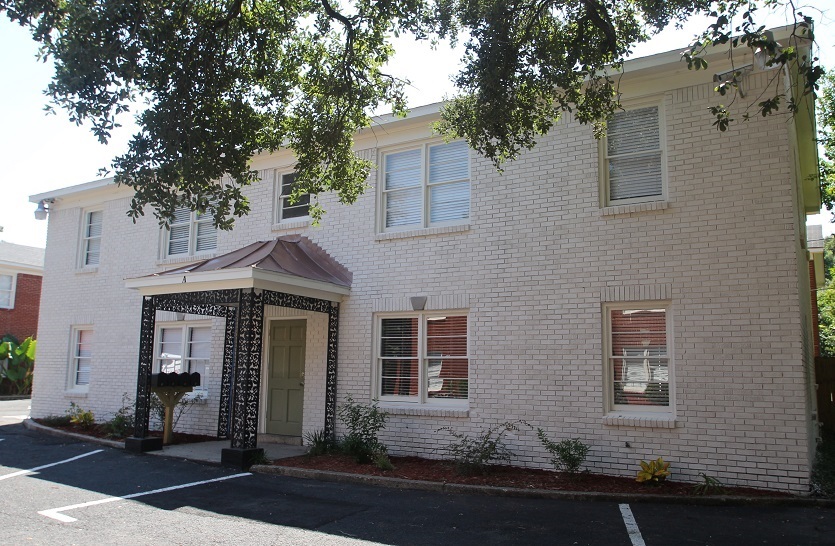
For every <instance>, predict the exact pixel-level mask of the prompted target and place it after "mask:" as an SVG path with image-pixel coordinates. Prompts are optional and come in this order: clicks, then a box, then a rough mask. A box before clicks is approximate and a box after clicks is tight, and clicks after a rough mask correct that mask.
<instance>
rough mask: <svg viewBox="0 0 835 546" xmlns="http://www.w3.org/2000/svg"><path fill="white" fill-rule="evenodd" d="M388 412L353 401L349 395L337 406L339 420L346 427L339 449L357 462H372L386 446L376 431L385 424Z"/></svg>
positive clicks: (384, 450) (375, 403)
mask: <svg viewBox="0 0 835 546" xmlns="http://www.w3.org/2000/svg"><path fill="white" fill-rule="evenodd" d="M387 418H388V414H387V413H386V412H384V411H382V410H381V409H380V408H379V407H378V406H377V401H376V400H374V401H373V402H372V403H371V404H360V403H358V402H355V401H354V399H353V398H352V397H351V396H348V399H347V400H346V401H345V404H343V405H342V406H341V407H340V408H339V420H340V421H342V423H344V424H345V426H346V427H347V428H348V434H347V435H346V436H345V437H344V438H343V439H342V441H341V442H340V446H339V447H340V449H341V450H342V452H344V453H345V454H347V455H350V456H351V457H353V458H354V459H355V460H356V461H357V462H358V463H370V462H373V461H374V460H375V459H376V458H377V456H378V455H379V454H380V453H383V454H385V453H386V451H387V450H386V446H384V445H383V444H381V443H380V440H379V439H378V438H377V433H378V432H380V431H381V430H382V429H383V428H385V426H386V419H387Z"/></svg>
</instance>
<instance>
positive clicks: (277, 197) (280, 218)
mask: <svg viewBox="0 0 835 546" xmlns="http://www.w3.org/2000/svg"><path fill="white" fill-rule="evenodd" d="M294 174H296V172H295V171H294V170H292V169H286V170H285V169H281V170H280V169H276V171H275V181H274V187H273V194H274V198H273V208H274V210H275V217H274V218H273V222H274V223H275V224H291V223H296V222H304V223H308V222H310V204H308V209H307V210H308V214H305V215H304V216H296V217H294V218H284V199H285V198H287V197H288V196H289V194H285V193H283V190H284V177H285V176H290V175H294ZM303 195H307V196H309V197H312V196H310V194H309V193H306V194H303ZM293 206H295V205H293Z"/></svg>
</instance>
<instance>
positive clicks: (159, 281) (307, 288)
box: [125, 235, 352, 302]
mask: <svg viewBox="0 0 835 546" xmlns="http://www.w3.org/2000/svg"><path fill="white" fill-rule="evenodd" d="M351 280H352V275H351V272H350V271H348V270H347V269H346V268H345V267H344V266H343V265H342V264H340V263H339V262H337V261H336V260H334V259H333V258H332V257H331V256H330V255H329V254H328V253H327V252H325V251H324V250H323V249H322V248H321V247H320V246H319V245H317V244H316V243H314V242H313V241H311V240H310V239H308V238H307V237H304V236H301V235H288V236H284V237H279V238H277V239H275V240H273V241H259V242H257V243H252V244H251V245H247V246H245V247H243V248H240V249H238V250H235V251H234V252H229V253H228V254H223V255H222V256H217V257H214V258H209V259H208V260H202V261H199V262H196V263H192V264H189V265H186V266H183V267H178V268H176V269H171V270H169V271H164V272H162V273H154V274H153V275H146V276H143V277H136V278H133V279H127V280H126V281H125V286H126V287H127V288H133V289H136V290H139V292H140V293H141V294H142V295H143V296H154V295H159V294H178V293H183V292H199V291H207V290H225V289H238V288H258V289H263V290H270V291H274V292H284V293H287V294H295V295H299V296H307V297H311V298H317V299H322V300H327V301H335V302H340V301H342V298H343V296H346V295H348V294H350V292H351Z"/></svg>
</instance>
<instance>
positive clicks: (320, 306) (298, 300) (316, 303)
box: [263, 290, 331, 313]
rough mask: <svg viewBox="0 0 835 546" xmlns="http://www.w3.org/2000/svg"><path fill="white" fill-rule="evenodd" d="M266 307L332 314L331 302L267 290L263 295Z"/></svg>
mask: <svg viewBox="0 0 835 546" xmlns="http://www.w3.org/2000/svg"><path fill="white" fill-rule="evenodd" d="M263 298H264V305H276V306H278V307H290V308H292V309H301V310H302V311H315V312H316V313H330V309H331V302H329V301H328V300H319V299H316V298H309V297H307V296H297V295H295V294H287V293H284V292H272V291H270V290H265V291H264V293H263Z"/></svg>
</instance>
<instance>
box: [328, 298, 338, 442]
mask: <svg viewBox="0 0 835 546" xmlns="http://www.w3.org/2000/svg"><path fill="white" fill-rule="evenodd" d="M338 344H339V304H338V303H331V304H330V307H329V308H328V362H327V376H326V380H325V434H326V435H327V436H331V437H332V436H333V435H334V434H336V361H337V360H336V358H337V354H336V349H337V345H338Z"/></svg>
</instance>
